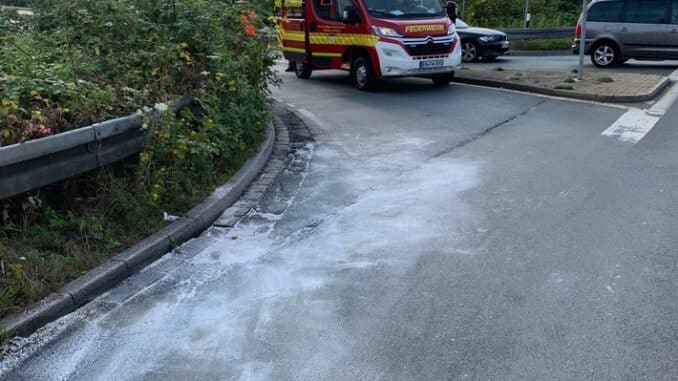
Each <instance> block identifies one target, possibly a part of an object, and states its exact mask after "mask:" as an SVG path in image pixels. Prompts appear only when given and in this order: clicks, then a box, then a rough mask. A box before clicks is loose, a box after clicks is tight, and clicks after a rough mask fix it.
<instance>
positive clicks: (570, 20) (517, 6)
mask: <svg viewBox="0 0 678 381" xmlns="http://www.w3.org/2000/svg"><path fill="white" fill-rule="evenodd" d="M465 3H466V9H465V10H463V8H462V6H463V4H464V2H463V1H462V0H458V1H457V4H458V6H459V10H460V12H461V13H460V14H463V17H464V19H465V21H467V22H469V23H470V24H471V25H478V26H483V27H488V28H522V27H523V25H524V17H525V0H465ZM529 5H530V6H529V12H530V14H531V15H532V19H531V21H530V28H555V27H561V26H574V25H575V24H576V22H577V19H578V18H579V14H580V13H581V2H580V1H579V2H578V1H572V0H530V4H529Z"/></svg>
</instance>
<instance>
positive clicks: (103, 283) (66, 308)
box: [0, 124, 276, 337]
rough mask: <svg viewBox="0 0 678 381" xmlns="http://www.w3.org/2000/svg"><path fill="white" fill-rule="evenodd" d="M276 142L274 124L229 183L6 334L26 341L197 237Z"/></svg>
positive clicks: (17, 320) (10, 322) (8, 322)
mask: <svg viewBox="0 0 678 381" xmlns="http://www.w3.org/2000/svg"><path fill="white" fill-rule="evenodd" d="M275 140H276V139H275V130H274V127H273V125H271V124H269V125H268V127H267V129H266V135H265V138H264V141H263V142H262V143H261V145H260V146H259V149H258V150H257V153H256V154H255V155H254V157H252V158H250V159H249V160H247V161H246V162H245V164H244V165H243V166H242V168H240V170H239V171H238V172H237V173H236V174H235V175H234V176H233V177H232V178H231V179H230V180H228V182H226V183H225V184H224V185H222V186H220V187H219V188H217V189H216V190H215V191H214V193H212V195H211V196H210V197H208V198H207V199H206V200H205V201H203V202H202V203H200V204H199V205H197V206H196V207H194V208H193V209H191V210H190V211H189V212H188V213H187V214H186V215H185V216H184V217H181V218H180V219H179V220H177V221H175V222H173V223H171V224H170V225H168V226H166V227H164V228H163V229H161V230H160V231H158V232H156V233H155V234H153V235H151V236H149V237H147V238H145V239H144V240H142V241H141V242H139V243H137V244H136V245H134V246H132V247H131V248H129V249H127V250H125V251H123V252H122V253H120V254H118V255H116V256H115V257H113V258H111V259H109V260H108V261H106V262H104V263H103V264H101V265H100V266H98V267H96V268H94V269H92V270H90V271H88V272H87V273H86V274H85V275H83V276H81V277H80V278H78V279H75V280H74V281H72V282H70V283H68V284H67V285H65V286H64V287H63V289H62V290H61V291H59V292H57V293H54V294H52V295H50V296H48V297H47V298H45V299H43V300H42V301H40V302H39V303H38V304H37V305H35V306H33V307H31V308H29V309H28V310H26V311H24V312H22V313H19V314H16V315H13V316H10V317H8V318H6V319H4V320H3V321H2V322H0V327H2V330H3V332H7V333H11V334H13V335H15V336H16V335H18V336H24V337H25V336H28V335H31V334H32V333H33V332H35V331H37V330H38V329H39V328H41V327H42V326H44V325H45V324H47V323H50V322H52V321H54V320H57V319H59V318H60V317H62V316H65V315H67V314H69V313H71V312H73V311H75V310H76V309H77V308H79V307H81V306H83V305H85V304H87V303H88V302H89V301H91V300H92V299H94V298H95V297H97V296H99V295H101V294H102V293H103V292H105V291H107V290H109V289H111V288H112V287H114V286H116V285H117V284H118V283H120V282H121V281H122V280H124V279H126V278H128V277H129V276H131V275H133V274H135V273H136V272H138V271H139V270H141V269H142V268H144V267H145V266H146V265H148V264H150V263H151V262H153V261H155V260H156V259H158V258H160V257H162V256H163V255H165V254H166V253H167V252H168V251H170V250H172V249H173V248H175V247H177V246H179V245H181V244H183V243H184V242H186V241H188V240H189V239H191V238H193V237H196V236H198V235H199V234H200V233H202V232H203V231H205V230H206V229H207V228H208V227H210V226H211V225H212V223H213V222H214V221H216V220H217V219H218V218H219V216H221V214H222V213H223V212H224V211H225V210H226V209H227V208H228V207H230V206H231V205H232V204H233V203H235V202H236V201H237V200H238V198H239V197H240V196H241V195H242V194H243V193H244V191H245V190H246V189H247V187H248V186H249V185H250V183H251V182H252V181H253V180H254V179H255V178H256V177H257V175H258V174H259V172H261V170H262V169H263V168H264V166H265V165H266V163H267V162H268V160H269V158H270V157H271V153H272V152H273V148H274V143H275Z"/></svg>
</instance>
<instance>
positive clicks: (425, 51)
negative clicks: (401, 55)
mask: <svg viewBox="0 0 678 381" xmlns="http://www.w3.org/2000/svg"><path fill="white" fill-rule="evenodd" d="M406 47H407V53H409V54H410V55H411V56H431V55H436V54H445V53H448V52H449V51H450V43H443V44H435V43H427V44H420V45H406Z"/></svg>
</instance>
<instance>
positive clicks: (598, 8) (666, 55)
mask: <svg viewBox="0 0 678 381" xmlns="http://www.w3.org/2000/svg"><path fill="white" fill-rule="evenodd" d="M586 25H587V30H586V45H585V49H586V54H589V55H590V56H591V62H593V64H594V65H596V66H598V67H610V66H614V65H618V64H622V63H624V62H626V61H627V60H628V59H629V58H635V59H639V60H665V59H678V0H596V1H593V2H592V3H591V4H590V5H589V8H588V22H587V23H586ZM581 31H582V18H581V17H580V18H579V23H578V24H577V29H576V38H575V40H574V46H572V52H573V53H574V54H579V44H580V43H581Z"/></svg>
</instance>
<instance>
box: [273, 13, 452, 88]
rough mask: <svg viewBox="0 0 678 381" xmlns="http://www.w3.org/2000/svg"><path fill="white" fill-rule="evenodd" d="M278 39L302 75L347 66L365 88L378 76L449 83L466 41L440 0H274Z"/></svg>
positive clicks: (285, 53) (287, 57)
mask: <svg viewBox="0 0 678 381" xmlns="http://www.w3.org/2000/svg"><path fill="white" fill-rule="evenodd" d="M275 7H276V15H277V20H278V23H277V27H276V31H277V34H278V40H279V43H280V45H281V48H282V51H283V55H284V57H285V59H287V60H289V61H290V62H291V64H292V65H293V66H295V67H296V68H295V72H296V75H297V77H299V78H302V79H308V78H309V77H310V76H311V73H312V71H313V70H325V69H342V70H348V71H349V72H350V76H351V81H352V82H353V84H354V85H355V86H356V87H357V88H359V89H361V90H366V89H369V88H370V87H372V86H373V85H374V83H375V81H376V80H377V79H379V78H388V77H412V76H417V77H427V78H431V79H432V80H433V82H434V83H436V84H441V85H442V84H448V83H449V82H450V81H452V79H453V78H454V72H455V71H456V70H457V68H458V67H459V66H460V65H461V46H460V45H461V44H460V43H459V36H458V35H457V33H456V30H455V27H454V24H453V23H452V22H451V21H450V19H449V18H448V17H447V15H446V13H445V11H444V8H443V7H442V5H441V4H440V2H439V0H275Z"/></svg>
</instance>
